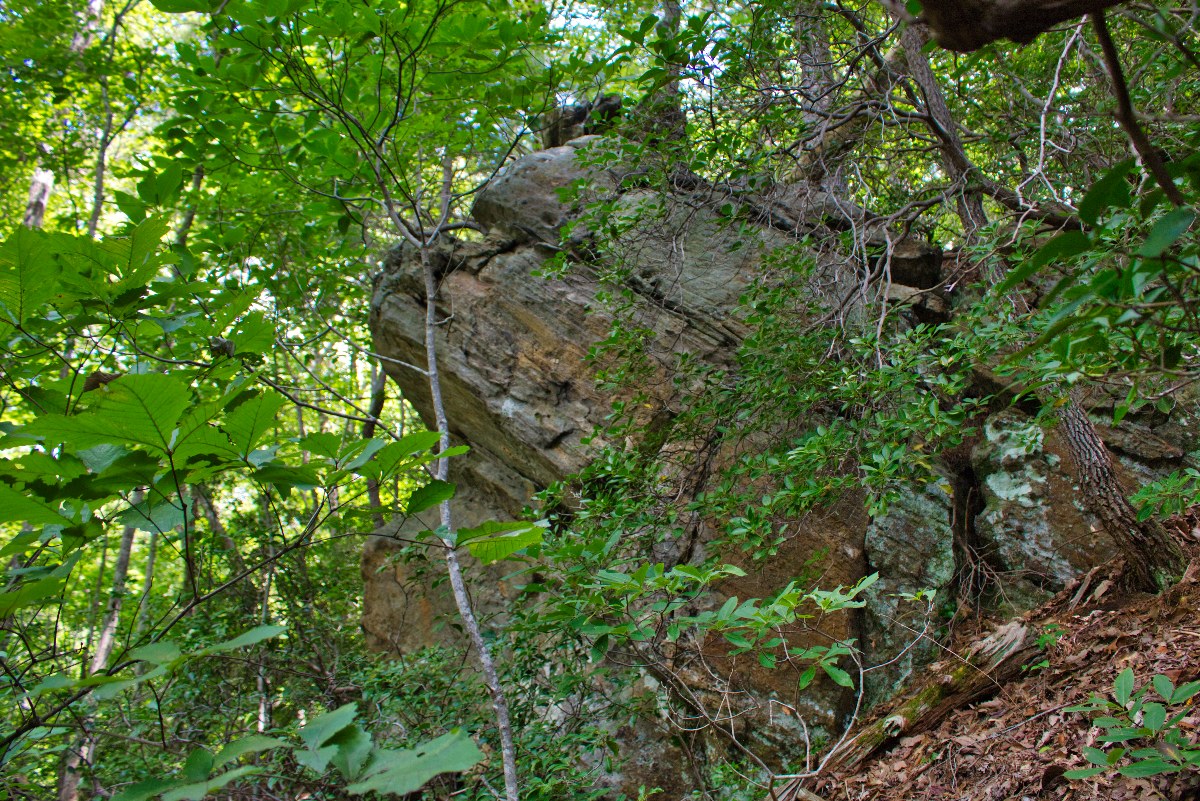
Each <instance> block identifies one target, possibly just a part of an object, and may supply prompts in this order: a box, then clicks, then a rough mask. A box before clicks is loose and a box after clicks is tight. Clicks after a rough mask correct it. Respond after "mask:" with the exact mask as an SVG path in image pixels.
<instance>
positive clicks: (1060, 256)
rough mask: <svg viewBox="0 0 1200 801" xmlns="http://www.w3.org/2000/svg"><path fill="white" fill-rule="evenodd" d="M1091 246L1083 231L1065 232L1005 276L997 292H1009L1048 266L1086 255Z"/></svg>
mask: <svg viewBox="0 0 1200 801" xmlns="http://www.w3.org/2000/svg"><path fill="white" fill-rule="evenodd" d="M1091 245H1092V243H1091V240H1090V239H1088V236H1087V234H1085V233H1083V232H1082V231H1064V232H1063V233H1061V234H1059V235H1058V236H1056V237H1054V238H1053V239H1051V240H1050V241H1049V242H1047V243H1046V244H1045V245H1042V247H1041V248H1039V249H1038V250H1037V252H1036V253H1034V254H1033V255H1032V256H1030V257H1029V258H1028V259H1026V260H1025V261H1024V262H1023V263H1022V264H1021V265H1020V266H1018V267H1017V268H1016V269H1015V270H1013V271H1012V272H1010V273H1009V274H1008V275H1007V276H1005V278H1004V280H1003V281H1001V282H1000V284H999V285H998V286H997V287H996V291H997V292H1007V291H1008V290H1010V289H1012V288H1013V287H1015V286H1016V285H1017V284H1020V283H1021V282H1022V281H1024V280H1025V279H1026V278H1029V277H1030V276H1031V275H1033V274H1034V273H1036V272H1037V271H1038V270H1040V269H1042V268H1043V267H1045V266H1046V265H1047V264H1050V263H1051V262H1059V261H1062V260H1065V259H1069V258H1071V257H1072V256H1076V255H1078V254H1080V253H1084V252H1085V251H1087V249H1088V248H1090V247H1091Z"/></svg>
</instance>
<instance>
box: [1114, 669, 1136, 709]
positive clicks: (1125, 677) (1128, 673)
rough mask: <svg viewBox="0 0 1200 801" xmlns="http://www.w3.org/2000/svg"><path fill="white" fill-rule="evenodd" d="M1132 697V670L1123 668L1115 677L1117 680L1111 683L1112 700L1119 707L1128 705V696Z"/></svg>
mask: <svg viewBox="0 0 1200 801" xmlns="http://www.w3.org/2000/svg"><path fill="white" fill-rule="evenodd" d="M1132 695H1133V669H1132V668H1125V669H1124V670H1122V671H1121V672H1120V673H1119V674H1118V675H1117V680H1116V681H1115V682H1113V698H1114V699H1115V700H1116V702H1117V703H1118V704H1120V705H1121V706H1125V705H1126V704H1128V703H1129V698H1130V696H1132Z"/></svg>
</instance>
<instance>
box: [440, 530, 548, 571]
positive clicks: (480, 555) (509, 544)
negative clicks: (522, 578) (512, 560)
mask: <svg viewBox="0 0 1200 801" xmlns="http://www.w3.org/2000/svg"><path fill="white" fill-rule="evenodd" d="M484 525H485V526H486V525H487V524H484ZM492 525H494V526H495V527H496V529H497V530H498V533H489V534H484V535H475V536H476V537H477V538H475V539H470V540H469V541H468V543H467V548H468V549H469V550H470V551H471V555H472V556H474V557H475V558H476V559H478V560H479V561H480V562H482V563H483V564H485V565H490V564H492V563H493V562H499V561H500V560H501V559H507V558H508V557H510V556H512V555H513V554H514V553H516V552H517V551H520V550H523V549H525V548H528V547H529V546H531V545H537V544H539V543H540V542H541V541H542V529H541V528H539V527H538V526H536V525H534V524H533V523H520V522H515V523H493V524H492ZM482 528H484V526H480V527H479V528H477V529H465V530H464V529H459V532H458V535H459V537H460V539H459V542H461V541H462V540H461V537H462V536H463V534H464V533H468V532H473V531H478V530H479V529H482Z"/></svg>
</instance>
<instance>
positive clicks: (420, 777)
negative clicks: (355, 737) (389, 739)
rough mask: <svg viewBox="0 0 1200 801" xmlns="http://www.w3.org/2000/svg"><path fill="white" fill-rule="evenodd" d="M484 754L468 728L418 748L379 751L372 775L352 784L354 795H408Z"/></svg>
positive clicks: (349, 787)
mask: <svg viewBox="0 0 1200 801" xmlns="http://www.w3.org/2000/svg"><path fill="white" fill-rule="evenodd" d="M481 759H483V754H482V753H481V752H480V751H479V748H478V746H476V745H475V742H474V741H473V740H472V739H471V738H470V737H468V736H467V735H466V734H465V733H464V732H462V731H459V730H455V731H452V732H450V733H449V734H444V735H442V736H441V737H438V738H437V739H436V740H433V741H431V742H428V743H425V744H424V745H422V746H419V747H417V748H413V749H408V750H404V751H378V752H376V756H375V758H374V759H373V760H372V761H371V766H370V768H369V774H370V775H369V776H368V778H367V779H365V780H364V781H361V782H356V783H354V784H351V785H349V786H348V787H347V788H346V790H347V791H349V792H350V793H352V794H354V795H362V794H363V793H369V792H383V793H390V794H392V795H404V794H405V793H412V792H415V791H417V790H419V789H420V788H421V787H422V786H423V785H424V784H425V783H426V782H428V781H429V780H430V779H432V778H433V777H434V776H436V775H438V774H439V773H450V772H458V771H464V770H470V769H471V768H472V767H474V766H475V765H476V764H477V763H478V762H479V760H481Z"/></svg>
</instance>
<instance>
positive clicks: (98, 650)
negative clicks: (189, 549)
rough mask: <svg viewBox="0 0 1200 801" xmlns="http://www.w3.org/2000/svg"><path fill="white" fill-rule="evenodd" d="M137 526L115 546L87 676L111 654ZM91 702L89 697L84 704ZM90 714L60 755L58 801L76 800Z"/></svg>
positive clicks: (92, 747) (86, 760)
mask: <svg viewBox="0 0 1200 801" xmlns="http://www.w3.org/2000/svg"><path fill="white" fill-rule="evenodd" d="M140 497H141V493H140V492H139V493H135V495H134V498H135V500H134V503H137V502H138V500H140ZM136 533H137V529H135V528H134V527H133V526H127V527H126V528H125V530H124V531H122V532H121V544H120V546H119V547H118V549H117V560H116V563H115V564H114V565H113V579H112V592H111V593H110V595H109V596H108V604H107V605H106V607H105V611H104V619H103V621H102V622H101V624H100V633H99V637H98V638H97V640H96V647H95V652H94V653H93V654H92V659H91V662H90V663H89V664H88V666H87V675H88V676H94V675H96V674H97V673H99V672H100V671H102V670H104V669H105V668H106V667H108V659H109V657H110V656H111V655H112V651H113V644H114V643H115V642H116V635H117V622H118V620H119V619H120V616H121V606H122V604H123V602H124V598H125V580H126V578H127V577H128V575H129V558H130V554H132V552H133V539H134V535H135V534H136ZM90 705H91V701H90V699H89V701H88V706H89V707H90ZM92 720H93V716H92V713H91V710H90V709H88V711H85V712H84V714H83V716H82V718H81V719H80V735H79V739H78V740H76V741H75V743H74V745H73V746H72V747H71V748H70V749H69V750H68V751H67V752H66V754H65V755H64V756H63V761H62V764H61V766H60V768H59V775H58V801H78V798H79V780H80V778H81V776H82V768H83V766H85V765H90V764H91V763H92V758H93V757H94V755H95V751H96V740H95V737H93V736H92V733H91V731H90V729H91V726H92Z"/></svg>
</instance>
